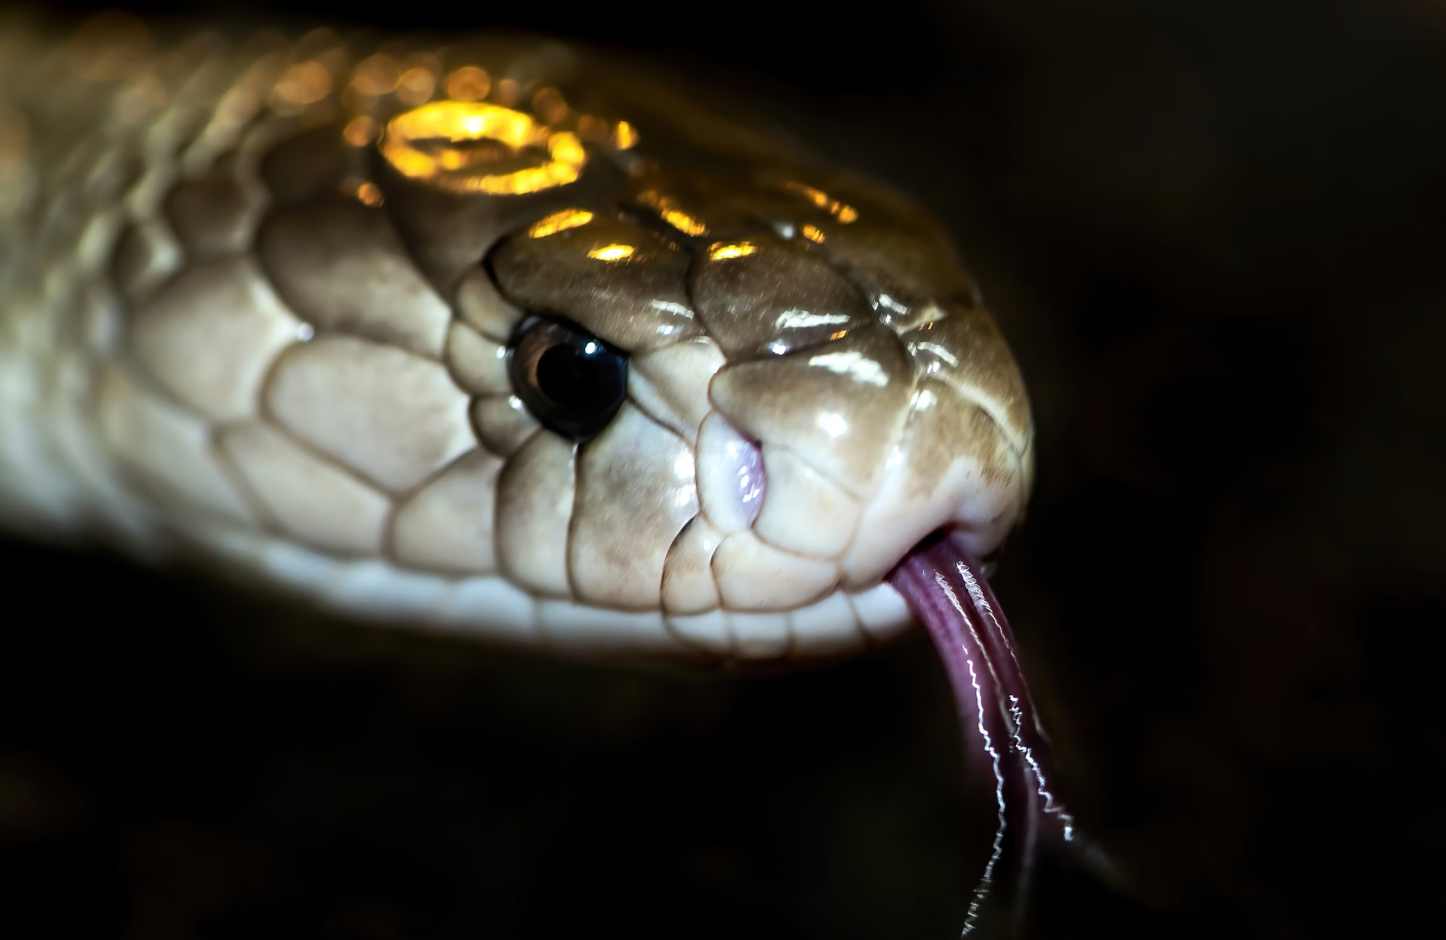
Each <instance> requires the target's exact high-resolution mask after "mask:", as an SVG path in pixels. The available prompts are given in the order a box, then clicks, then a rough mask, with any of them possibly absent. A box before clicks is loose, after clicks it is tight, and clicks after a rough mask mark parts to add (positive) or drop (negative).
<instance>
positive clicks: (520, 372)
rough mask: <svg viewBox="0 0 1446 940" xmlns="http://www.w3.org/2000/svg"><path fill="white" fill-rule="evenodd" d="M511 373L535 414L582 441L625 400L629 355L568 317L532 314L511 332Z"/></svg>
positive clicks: (604, 423) (514, 385)
mask: <svg viewBox="0 0 1446 940" xmlns="http://www.w3.org/2000/svg"><path fill="white" fill-rule="evenodd" d="M507 374H508V376H509V377H510V378H511V379H512V388H513V390H514V391H515V392H517V397H519V398H521V399H522V402H523V404H525V405H527V410H528V411H530V412H532V416H533V417H535V418H536V419H537V420H538V421H541V422H542V424H543V426H544V427H546V428H548V429H550V430H552V431H556V432H557V433H558V434H561V435H562V436H563V437H566V438H569V439H571V440H574V441H579V442H581V441H586V440H588V439H589V438H591V437H593V436H595V435H596V434H597V433H598V432H600V431H601V430H602V429H603V428H605V427H607V423H608V422H609V421H610V420H612V416H613V415H615V414H617V410H618V408H619V407H620V406H621V405H622V403H623V398H624V396H625V395H626V393H627V385H628V357H627V356H626V355H625V354H624V353H623V352H622V351H621V350H619V349H617V348H616V347H614V346H610V345H608V344H607V343H605V342H603V341H602V340H600V339H598V338H597V337H596V336H593V335H592V334H591V333H588V332H587V331H585V330H583V329H581V328H579V327H578V326H576V325H574V324H572V323H568V322H567V321H566V320H555V319H552V318H550V317H541V316H533V317H528V318H527V319H526V320H524V321H522V323H521V324H520V325H519V326H518V328H517V332H516V333H514V334H513V336H512V342H511V343H510V344H509V347H508V355H507Z"/></svg>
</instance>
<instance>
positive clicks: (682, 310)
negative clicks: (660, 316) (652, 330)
mask: <svg viewBox="0 0 1446 940" xmlns="http://www.w3.org/2000/svg"><path fill="white" fill-rule="evenodd" d="M648 306H650V307H652V308H653V309H654V310H661V311H663V312H664V313H671V314H672V315H673V316H675V317H686V318H687V319H689V320H691V319H693V311H692V310H690V309H688V307H686V306H684V305H683V304H680V303H678V302H677V301H676V300H650V301H648Z"/></svg>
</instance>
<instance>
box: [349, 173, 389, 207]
mask: <svg viewBox="0 0 1446 940" xmlns="http://www.w3.org/2000/svg"><path fill="white" fill-rule="evenodd" d="M356 198H357V201H358V202H360V203H361V204H362V205H364V206H371V207H372V208H373V209H375V208H376V207H377V206H379V205H381V204H382V202H383V199H382V190H381V187H379V186H377V184H376V183H373V182H372V181H371V180H367V181H366V182H364V183H362V184H361V185H359V186H357V188H356Z"/></svg>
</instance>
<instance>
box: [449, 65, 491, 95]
mask: <svg viewBox="0 0 1446 940" xmlns="http://www.w3.org/2000/svg"><path fill="white" fill-rule="evenodd" d="M444 90H445V91H446V92H447V97H448V98H454V99H456V100H457V101H480V100H482V99H483V98H486V97H487V92H489V91H491V90H492V77H491V76H490V75H488V74H487V70H486V69H483V68H480V67H478V66H475V65H464V66H462V67H461V68H456V69H453V70H452V74H450V75H448V76H447V82H446V85H445V87H444Z"/></svg>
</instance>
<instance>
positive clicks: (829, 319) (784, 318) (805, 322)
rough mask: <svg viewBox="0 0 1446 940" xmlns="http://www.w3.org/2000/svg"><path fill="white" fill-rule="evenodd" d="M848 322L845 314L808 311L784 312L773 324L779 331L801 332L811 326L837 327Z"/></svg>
mask: <svg viewBox="0 0 1446 940" xmlns="http://www.w3.org/2000/svg"><path fill="white" fill-rule="evenodd" d="M847 322H849V317H848V314H846V313H812V312H810V311H808V310H785V311H783V312H782V313H780V314H779V315H778V319H776V320H774V321H773V323H774V325H775V326H777V327H778V329H780V330H803V329H807V328H809V327H811V326H839V325H841V324H844V323H847Z"/></svg>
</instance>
